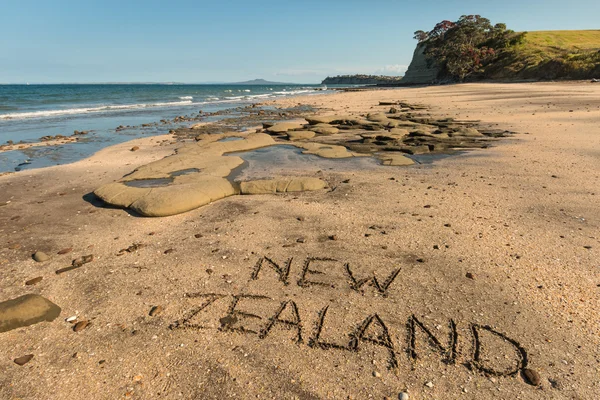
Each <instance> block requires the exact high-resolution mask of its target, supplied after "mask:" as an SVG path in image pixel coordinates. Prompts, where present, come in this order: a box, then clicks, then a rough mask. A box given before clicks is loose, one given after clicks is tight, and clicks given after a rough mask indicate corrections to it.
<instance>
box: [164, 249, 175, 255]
mask: <svg viewBox="0 0 600 400" xmlns="http://www.w3.org/2000/svg"><path fill="white" fill-rule="evenodd" d="M174 251H175V249H167V250H165V251H163V253H164V254H171V253H172V252H174Z"/></svg>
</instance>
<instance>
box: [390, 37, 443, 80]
mask: <svg viewBox="0 0 600 400" xmlns="http://www.w3.org/2000/svg"><path fill="white" fill-rule="evenodd" d="M424 52H425V44H424V43H419V44H418V45H417V48H416V49H415V52H414V53H413V58H412V61H411V62H410V65H409V66H408V70H407V71H406V74H405V75H404V77H403V78H402V82H400V83H401V84H402V85H423V84H430V83H433V82H435V80H436V79H437V77H438V74H439V73H440V68H439V67H438V66H437V65H435V63H432V64H431V65H429V64H428V63H427V60H426V59H425V54H424Z"/></svg>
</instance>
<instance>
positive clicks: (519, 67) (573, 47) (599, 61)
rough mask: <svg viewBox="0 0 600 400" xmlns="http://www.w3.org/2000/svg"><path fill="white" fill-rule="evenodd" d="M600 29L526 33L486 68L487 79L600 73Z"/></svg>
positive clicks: (559, 77) (569, 76)
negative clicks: (520, 40)
mask: <svg viewBox="0 0 600 400" xmlns="http://www.w3.org/2000/svg"><path fill="white" fill-rule="evenodd" d="M599 51H600V30H585V31H583V30H580V31H534V32H527V33H526V34H525V37H524V39H523V40H522V42H521V43H519V44H517V45H515V46H513V47H510V48H508V49H506V52H505V54H504V55H503V57H502V58H501V59H500V60H498V62H496V63H494V65H490V68H489V69H487V68H486V75H487V76H488V77H490V78H501V79H511V78H517V79H523V78H524V79H588V78H590V77H596V75H597V74H598V73H599V71H600V52H599Z"/></svg>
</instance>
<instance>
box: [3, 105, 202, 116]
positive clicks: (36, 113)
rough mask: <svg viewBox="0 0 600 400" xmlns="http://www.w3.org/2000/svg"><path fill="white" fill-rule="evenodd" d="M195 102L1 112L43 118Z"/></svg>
mask: <svg viewBox="0 0 600 400" xmlns="http://www.w3.org/2000/svg"><path fill="white" fill-rule="evenodd" d="M190 104H193V103H192V101H191V100H184V101H174V102H169V103H148V104H146V103H143V104H125V105H112V106H100V107H85V108H68V109H65V110H44V111H32V112H23V113H13V114H1V115H0V119H27V118H43V117H57V116H61V115H75V114H89V113H101V112H109V111H119V110H135V109H141V108H157V107H176V106H184V105H190Z"/></svg>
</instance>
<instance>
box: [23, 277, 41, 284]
mask: <svg viewBox="0 0 600 400" xmlns="http://www.w3.org/2000/svg"><path fill="white" fill-rule="evenodd" d="M42 279H44V278H43V277H41V276H38V277H37V278H33V279H30V280H28V281H27V282H25V286H31V285H35V284H36V283H39V282H40V281H41V280H42Z"/></svg>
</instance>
